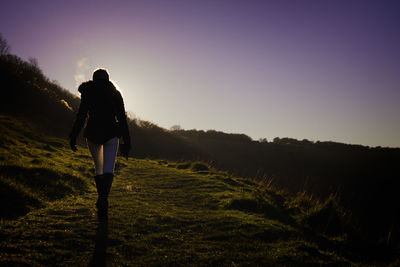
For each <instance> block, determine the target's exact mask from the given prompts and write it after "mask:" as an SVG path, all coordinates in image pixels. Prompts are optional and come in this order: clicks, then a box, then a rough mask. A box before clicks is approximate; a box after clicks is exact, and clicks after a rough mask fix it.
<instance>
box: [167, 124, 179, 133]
mask: <svg viewBox="0 0 400 267" xmlns="http://www.w3.org/2000/svg"><path fill="white" fill-rule="evenodd" d="M169 130H170V131H172V132H174V131H180V130H182V127H181V126H180V125H172V126H171V128H169Z"/></svg>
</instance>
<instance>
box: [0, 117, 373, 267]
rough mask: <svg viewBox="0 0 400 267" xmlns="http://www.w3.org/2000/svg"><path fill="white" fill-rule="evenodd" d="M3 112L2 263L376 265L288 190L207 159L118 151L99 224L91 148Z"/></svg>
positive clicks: (0, 172) (0, 170)
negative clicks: (312, 222) (126, 155)
mask: <svg viewBox="0 0 400 267" xmlns="http://www.w3.org/2000/svg"><path fill="white" fill-rule="evenodd" d="M1 120H2V121H1V122H2V124H1V132H2V136H1V140H0V141H1V142H0V158H1V165H0V182H1V185H2V186H1V190H2V191H1V193H2V194H1V200H2V203H1V210H2V213H3V212H4V214H2V220H1V223H0V265H2V266H8V265H27V266H37V265H46V266H101V265H107V266H166V265H177V266H215V265H222V266H257V265H258V266H288V265H289V266H312V265H316V266H320V265H334V266H336V265H341V266H343V265H345V266H347V265H363V266H366V265H368V264H370V265H374V263H373V262H370V261H369V262H368V264H367V263H366V262H364V261H365V259H363V258H362V257H355V256H354V253H352V252H350V251H349V250H348V246H347V241H346V237H345V236H340V235H339V236H327V235H324V234H321V233H318V232H317V231H314V230H313V229H312V228H311V229H310V228H309V227H306V226H305V225H303V224H302V223H301V222H302V220H301V216H303V215H304V214H303V213H304V210H302V208H301V206H296V205H295V204H293V203H291V202H290V201H289V200H288V199H286V198H285V197H284V196H283V195H281V194H279V193H277V192H275V191H273V190H271V189H265V188H263V187H262V186H260V185H259V184H257V183H254V182H252V181H251V180H249V179H245V178H237V177H231V176H230V175H229V174H227V173H224V172H219V171H213V170H208V169H207V168H204V166H202V165H201V164H198V165H196V164H194V163H187V164H178V163H169V162H165V161H156V160H148V159H129V160H128V161H127V160H125V159H122V158H118V160H117V164H116V175H115V180H114V183H113V187H112V190H111V194H110V200H109V201H110V211H109V220H108V224H101V223H100V224H99V222H98V220H97V217H96V210H95V206H94V203H95V201H96V198H97V194H96V190H95V186H94V183H93V178H92V173H93V163H92V161H91V159H90V156H89V153H88V151H87V149H84V148H83V147H80V150H79V151H78V152H77V153H73V152H71V151H70V150H69V149H67V143H66V141H65V140H62V139H57V138H53V137H51V138H50V137H44V136H40V135H37V134H34V132H32V131H31V130H30V129H28V128H26V127H24V125H23V124H19V123H17V122H15V121H12V120H10V119H4V118H1ZM16 207H19V209H18V210H15V208H16ZM21 207H22V208H21ZM23 208H26V210H28V209H29V210H30V211H29V212H28V213H26V211H25V209H23ZM17 211H18V212H19V213H17ZM6 212H7V214H11V215H15V217H14V218H11V217H5V216H3V215H5V214H6ZM13 212H14V213H13ZM21 212H22V213H21ZM16 214H17V215H16ZM351 255H353V256H351ZM375 264H377V263H375Z"/></svg>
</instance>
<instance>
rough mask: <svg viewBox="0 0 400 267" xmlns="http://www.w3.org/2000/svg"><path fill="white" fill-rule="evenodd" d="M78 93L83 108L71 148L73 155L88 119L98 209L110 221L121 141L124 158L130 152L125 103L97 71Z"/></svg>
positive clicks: (87, 131) (74, 130)
mask: <svg viewBox="0 0 400 267" xmlns="http://www.w3.org/2000/svg"><path fill="white" fill-rule="evenodd" d="M78 91H79V92H80V93H81V104H80V106H79V111H78V114H77V117H76V120H75V123H74V125H73V127H72V131H71V134H70V136H69V137H70V145H71V149H72V150H73V151H76V150H77V148H76V139H77V137H78V135H79V132H80V131H81V129H82V127H83V125H84V124H85V121H86V118H87V117H88V116H89V119H88V121H87V124H86V127H85V130H84V136H85V137H86V141H87V145H88V147H89V150H90V153H91V154H92V157H93V160H94V164H95V177H94V179H95V182H96V188H97V193H98V199H97V202H96V207H97V211H98V217H99V219H107V217H108V194H109V192H110V189H111V184H112V181H113V178H114V164H115V157H116V155H117V149H118V141H119V138H120V137H122V138H123V141H124V145H122V146H121V147H120V148H121V150H122V151H121V153H122V154H123V155H124V156H126V157H127V156H128V153H129V150H130V148H131V139H130V136H129V130H128V124H127V122H126V114H125V108H124V102H123V100H122V96H121V94H120V92H119V91H118V90H117V89H116V88H115V86H114V85H113V83H112V82H111V81H110V80H109V76H108V73H107V71H106V70H104V69H97V70H96V71H95V72H94V73H93V80H92V81H87V82H84V83H82V84H81V85H80V86H79V88H78Z"/></svg>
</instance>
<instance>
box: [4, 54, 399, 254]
mask: <svg viewBox="0 0 400 267" xmlns="http://www.w3.org/2000/svg"><path fill="white" fill-rule="evenodd" d="M0 72H1V74H2V77H3V78H4V79H3V80H4V97H2V98H0V104H1V105H0V115H1V116H2V118H4V120H3V121H2V132H1V135H2V139H1V145H2V146H3V147H4V148H7V149H6V150H4V154H3V156H2V158H1V161H2V164H3V165H10V166H8V167H4V168H3V172H4V173H5V175H3V176H4V177H5V178H4V177H3V178H4V179H3V178H2V180H1V185H2V189H0V190H2V191H1V193H2V198H4V199H5V200H6V202H7V201H10V200H11V199H14V198H15V199H14V200H13V201H14V202H13V203H14V204H13V206H9V205H3V208H2V213H1V214H2V218H4V219H12V218H16V217H19V216H21V215H24V214H26V213H27V212H28V211H29V210H31V209H36V208H40V207H44V206H46V205H45V204H46V203H47V202H49V201H55V200H59V199H63V198H64V197H66V196H68V195H71V194H77V193H79V192H86V191H87V190H89V188H91V183H92V180H91V179H90V178H88V177H90V176H91V174H92V173H93V169H92V168H91V167H90V168H89V167H88V166H91V165H87V164H89V162H90V159H89V158H88V155H80V156H79V157H81V158H78V163H77V161H76V160H74V159H75V158H69V157H64V155H63V156H61V154H60V153H59V152H58V150H60V151H63V153H64V152H65V153H67V154H68V153H69V151H65V147H66V146H67V144H66V143H65V142H66V138H67V136H68V134H69V131H70V128H71V125H72V123H73V120H74V116H75V113H76V111H77V108H78V106H79V102H80V100H79V98H78V97H77V96H74V95H72V94H71V93H70V92H68V91H66V90H65V89H63V88H62V87H61V86H60V85H58V84H57V83H55V82H52V81H50V80H49V79H48V78H47V77H45V76H44V75H43V73H42V71H41V70H40V68H39V67H38V66H37V65H35V64H33V63H30V62H25V61H23V60H21V59H20V58H18V57H17V56H15V55H0ZM7 118H9V119H7ZM25 124H29V125H31V126H32V127H33V128H32V129H34V130H27V126H25ZM128 124H129V128H130V131H131V137H132V144H133V148H134V149H133V150H132V152H131V156H133V157H134V158H135V159H137V160H139V159H143V160H144V162H147V161H146V159H152V160H155V161H164V160H167V161H171V162H180V163H179V164H178V165H179V166H180V167H179V168H181V169H182V168H183V167H185V166H189V165H190V164H189V165H188V163H185V162H193V161H202V162H206V163H207V164H208V165H209V166H211V167H213V168H215V169H218V170H224V171H226V172H227V173H230V174H231V175H232V176H236V177H248V178H247V180H248V181H250V180H257V181H258V182H259V184H258V183H257V186H256V187H259V188H260V189H261V188H272V187H273V188H277V189H279V190H281V191H282V192H283V191H284V192H287V193H290V194H291V197H292V198H293V199H296V198H305V199H307V198H311V199H319V202H320V203H327V204H326V205H327V207H329V205H330V204H329V203H331V202H332V201H331V200H332V199H334V201H333V202H335V203H336V202H337V203H339V206H341V207H343V209H344V210H346V213H347V214H351V220H352V225H354V228H357V229H358V230H357V232H358V235H360V236H361V237H360V238H362V239H364V240H368V242H371V243H374V244H376V245H377V246H387V247H388V248H390V249H397V250H398V249H399V246H400V227H399V226H400V213H399V212H396V211H397V210H400V196H399V194H398V188H399V187H400V169H399V167H398V166H399V164H398V162H399V161H400V149H399V148H381V147H376V148H371V147H366V146H361V145H348V144H341V143H335V142H319V141H317V142H311V141H308V140H302V141H299V140H295V139H291V138H275V139H274V140H273V141H272V142H267V141H266V140H260V141H254V140H252V139H251V138H249V137H248V136H246V135H244V134H227V133H223V132H218V131H215V130H208V131H202V130H182V129H179V127H175V128H173V130H166V129H163V128H161V127H159V126H157V125H156V124H154V123H151V122H148V121H143V120H140V119H137V118H130V119H129V121H128ZM13 129H14V130H13ZM9 131H11V132H9ZM15 138H16V139H15ZM18 140H19V141H18ZM29 140H31V141H32V140H33V141H32V142H33V143H32V144H31V143H30V142H31V141H29ZM27 144H31V146H30V147H27ZM80 144H82V145H83V144H84V140H83V139H82V138H81V139H80ZM11 145H15V146H13V147H9V146H11ZM57 153H58V154H57ZM68 155H70V154H68ZM70 156H73V154H71V155H70ZM75 156H76V155H75ZM3 161H4V162H3ZM7 162H8V163H7ZM84 163H85V164H86V165H82V164H84ZM37 164H39V165H37ZM174 164H175V163H174ZM176 164H177V163H176ZM42 165H44V166H45V169H42V167H40V166H42ZM35 166H37V167H35ZM32 168H33V169H32ZM7 177H9V178H7ZM29 177H35V179H39V180H40V181H41V182H40V183H38V184H37V183H36V182H32V180H31V179H30V178H29ZM53 177H57V179H58V180H57V182H54V179H53ZM85 190H86V191H85ZM275 191H276V190H275ZM275 191H274V192H275ZM332 196H334V197H332ZM329 201H331V202H329ZM300 202H301V201H300ZM333 202H332V203H333ZM252 203H253V202H252ZM312 203H314V204H315V201H312ZM314 204H307V205H309V206H310V205H311V206H313V205H314ZM328 204H329V205H328ZM252 205H256V206H257V205H258V204H254V203H253V204H252ZM260 205H261V206H263V205H262V204H260ZM321 205H322V204H321ZM314 226H315V225H314Z"/></svg>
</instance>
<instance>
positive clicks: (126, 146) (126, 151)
mask: <svg viewBox="0 0 400 267" xmlns="http://www.w3.org/2000/svg"><path fill="white" fill-rule="evenodd" d="M119 149H120V153H121V155H122V156H124V157H125V158H126V159H128V156H129V151H130V150H131V144H129V143H127V144H121V145H120V146H119Z"/></svg>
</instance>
